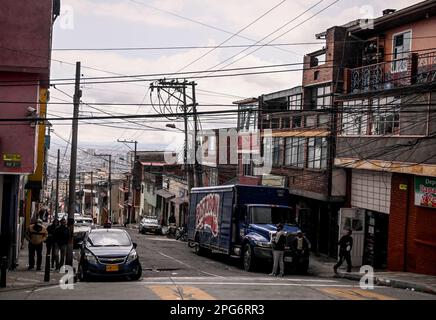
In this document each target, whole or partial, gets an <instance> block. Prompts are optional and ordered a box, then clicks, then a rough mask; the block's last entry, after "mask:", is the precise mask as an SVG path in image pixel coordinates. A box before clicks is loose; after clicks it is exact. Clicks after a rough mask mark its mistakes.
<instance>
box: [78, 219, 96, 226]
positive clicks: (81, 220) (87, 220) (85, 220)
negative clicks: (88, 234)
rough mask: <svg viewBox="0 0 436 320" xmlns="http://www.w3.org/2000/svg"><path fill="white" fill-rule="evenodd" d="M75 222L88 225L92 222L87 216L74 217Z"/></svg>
mask: <svg viewBox="0 0 436 320" xmlns="http://www.w3.org/2000/svg"><path fill="white" fill-rule="evenodd" d="M74 223H75V224H86V225H88V224H89V225H90V224H92V219H89V218H80V219H75V220H74Z"/></svg>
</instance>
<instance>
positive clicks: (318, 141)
mask: <svg viewBox="0 0 436 320" xmlns="http://www.w3.org/2000/svg"><path fill="white" fill-rule="evenodd" d="M307 153H308V160H307V167H308V168H311V169H324V168H326V167H327V139H326V138H309V141H308V145H307Z"/></svg>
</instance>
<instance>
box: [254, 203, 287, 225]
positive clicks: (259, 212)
mask: <svg viewBox="0 0 436 320" xmlns="http://www.w3.org/2000/svg"><path fill="white" fill-rule="evenodd" d="M250 216H251V223H257V224H277V223H286V224H295V219H294V217H293V215H292V212H291V209H290V208H280V207H251V210H250Z"/></svg>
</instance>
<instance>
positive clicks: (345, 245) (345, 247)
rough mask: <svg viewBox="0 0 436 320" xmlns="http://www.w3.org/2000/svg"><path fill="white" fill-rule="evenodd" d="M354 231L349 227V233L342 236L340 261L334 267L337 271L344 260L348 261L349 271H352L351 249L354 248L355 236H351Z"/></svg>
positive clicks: (339, 244)
mask: <svg viewBox="0 0 436 320" xmlns="http://www.w3.org/2000/svg"><path fill="white" fill-rule="evenodd" d="M351 234H352V231H351V230H350V229H349V230H348V231H347V234H345V235H344V236H342V238H341V239H340V240H339V243H338V246H339V261H338V263H336V264H335V266H334V267H333V270H334V272H335V273H337V272H338V268H339V267H340V266H341V265H342V263H343V262H344V259H345V260H346V261H347V272H351V249H352V248H353V237H351Z"/></svg>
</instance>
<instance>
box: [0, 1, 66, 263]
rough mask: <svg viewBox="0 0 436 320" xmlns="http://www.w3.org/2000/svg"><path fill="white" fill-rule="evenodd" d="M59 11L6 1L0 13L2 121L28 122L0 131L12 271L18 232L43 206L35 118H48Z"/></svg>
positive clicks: (6, 248)
mask: <svg viewBox="0 0 436 320" xmlns="http://www.w3.org/2000/svg"><path fill="white" fill-rule="evenodd" d="M59 7H60V4H59V1H53V0H41V1H30V2H28V3H26V5H23V4H22V3H20V2H17V1H6V2H4V3H2V9H1V10H0V39H1V43H2V46H1V47H0V81H1V82H2V86H1V87H0V100H1V101H2V104H1V112H0V118H3V119H8V118H18V119H26V120H25V121H22V122H20V123H17V122H13V123H7V124H8V125H7V126H6V125H3V126H0V157H1V158H0V207H2V214H1V215H0V219H1V220H0V225H1V229H0V235H1V241H0V243H1V247H0V254H1V256H2V257H7V258H8V267H14V265H15V261H16V257H17V254H18V250H19V248H20V246H21V245H20V244H21V238H22V236H21V234H20V233H21V231H22V229H23V228H24V227H25V226H27V225H29V223H30V218H31V215H32V214H34V213H35V211H37V210H38V209H39V205H40V203H41V201H42V196H41V189H42V186H43V181H44V176H43V174H44V171H45V170H44V160H45V146H44V139H45V131H46V123H44V122H43V121H38V122H36V121H35V120H34V119H35V118H38V117H42V118H43V117H45V115H46V102H47V100H48V86H49V75H50V56H51V39H52V38H51V36H52V29H53V28H52V25H53V22H54V20H55V18H56V17H57V15H59ZM36 13H37V14H36ZM23 84H24V85H23ZM3 124H6V123H3ZM11 128H12V129H11ZM17 230H18V231H17Z"/></svg>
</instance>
